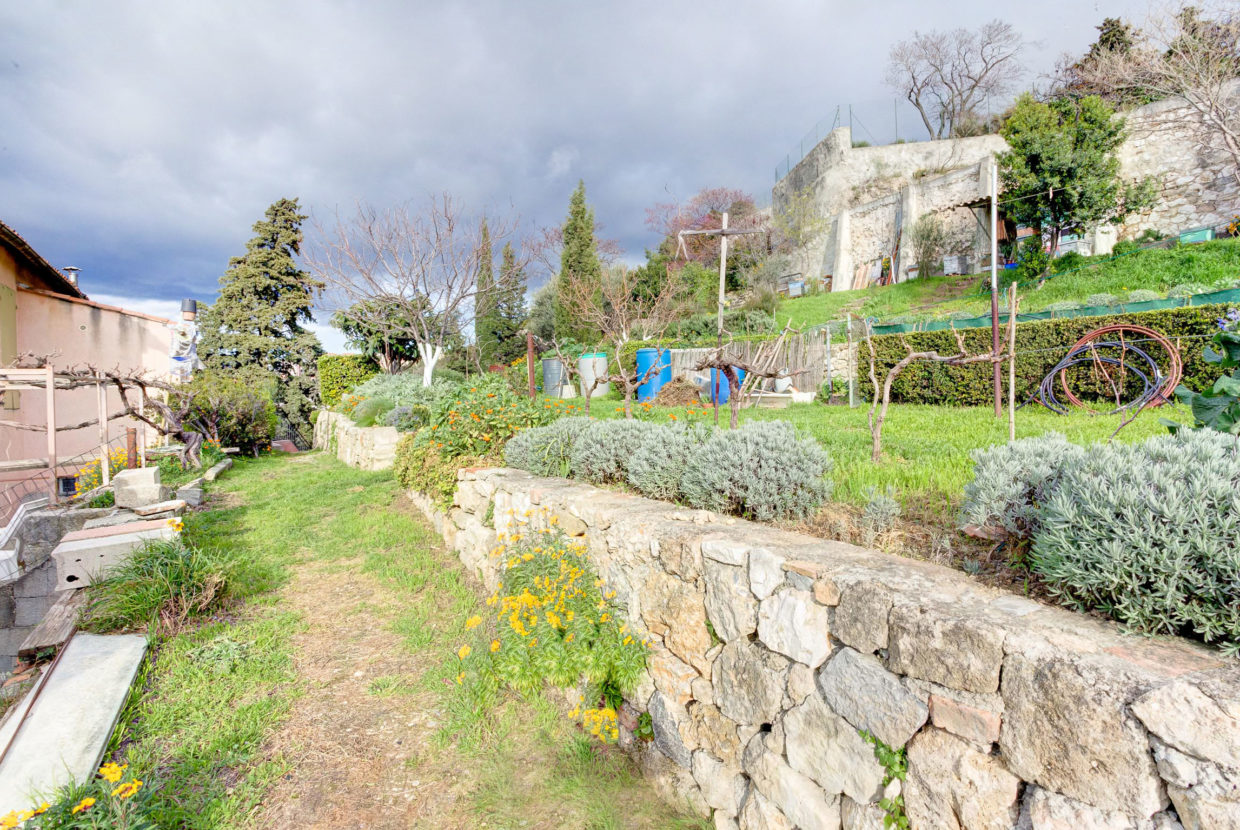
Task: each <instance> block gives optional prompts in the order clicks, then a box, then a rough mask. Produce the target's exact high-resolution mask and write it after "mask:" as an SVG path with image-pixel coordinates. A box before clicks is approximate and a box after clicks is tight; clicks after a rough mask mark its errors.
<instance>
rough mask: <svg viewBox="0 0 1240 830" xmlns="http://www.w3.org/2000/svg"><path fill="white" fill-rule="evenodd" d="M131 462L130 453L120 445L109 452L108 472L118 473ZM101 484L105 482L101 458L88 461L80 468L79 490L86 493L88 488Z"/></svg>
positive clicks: (92, 488) (91, 488)
mask: <svg viewBox="0 0 1240 830" xmlns="http://www.w3.org/2000/svg"><path fill="white" fill-rule="evenodd" d="M128 463H129V453H128V452H126V451H125V449H124V448H123V447H118V448H116V449H114V450H112V451H110V452H109V453H108V472H109V474H110V475H116V474H117V473H119V472H120V471H121V470H123V469H125V467H126V466H127V465H128ZM100 484H103V475H102V473H101V472H100V465H99V459H98V458H95V459H94V460H92V461H90V462H88V463H87V464H85V465H84V466H82V467H81V468H80V469H79V470H78V474H77V491H78V492H79V493H85V492H86V491H88V490H94V489H95V488H96V487H98V486H99V485H100Z"/></svg>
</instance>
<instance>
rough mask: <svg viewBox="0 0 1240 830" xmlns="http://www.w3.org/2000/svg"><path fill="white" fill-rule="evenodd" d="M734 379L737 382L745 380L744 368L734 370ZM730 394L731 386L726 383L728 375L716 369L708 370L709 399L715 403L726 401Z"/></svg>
mask: <svg viewBox="0 0 1240 830" xmlns="http://www.w3.org/2000/svg"><path fill="white" fill-rule="evenodd" d="M736 380H737V381H738V382H739V383H744V382H745V370H744V369H737V370H736ZM731 396H732V387H731V385H730V384H729V383H728V376H727V375H725V374H724V373H723V372H721V371H719V370H718V369H711V370H710V399H711V400H712V401H714V402H716V403H727V402H728V398H730V397H731Z"/></svg>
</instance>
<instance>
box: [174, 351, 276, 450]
mask: <svg viewBox="0 0 1240 830" xmlns="http://www.w3.org/2000/svg"><path fill="white" fill-rule="evenodd" d="M189 392H190V394H191V395H192V398H191V400H192V402H193V406H192V407H191V408H190V413H189V415H190V418H189V420H190V422H191V423H192V424H193V425H194V426H195V427H197V428H198V429H199V430H201V431H202V433H203V434H204V436H205V437H206V439H207V441H208V442H212V443H214V444H216V445H217V446H223V447H238V448H240V449H241V451H242V452H243V453H245V454H247V455H256V454H257V451H258V450H260V449H263V448H265V447H267V446H268V445H270V444H271V439H272V438H274V437H275V432H276V424H277V415H276V405H275V380H274V378H270V377H249V378H247V377H243V376H239V375H235V374H229V373H225V372H214V371H205V372H199V373H198V374H197V375H195V376H194V380H193V381H192V382H191V383H190V385H189ZM203 460H204V461H206V456H205V455H204V457H203Z"/></svg>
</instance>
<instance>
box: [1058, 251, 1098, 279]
mask: <svg viewBox="0 0 1240 830" xmlns="http://www.w3.org/2000/svg"><path fill="white" fill-rule="evenodd" d="M1087 262H1089V260H1088V259H1086V258H1085V257H1084V256H1082V255H1081V254H1079V253H1078V252H1076V251H1068V252H1067V253H1066V254H1062V255H1060V256H1058V257H1056V258H1055V259H1053V260H1051V270H1053V271H1054V272H1055V273H1056V274H1062V273H1063V272H1064V271H1075V270H1076V269H1077V268H1080V267H1081V266H1082V265H1084V264H1085V263H1087Z"/></svg>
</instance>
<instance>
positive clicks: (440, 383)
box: [353, 371, 461, 407]
mask: <svg viewBox="0 0 1240 830" xmlns="http://www.w3.org/2000/svg"><path fill="white" fill-rule="evenodd" d="M460 386H461V385H460V384H459V383H456V382H454V381H447V380H435V381H434V382H432V383H431V385H430V386H426V387H424V386H423V385H422V373H421V372H420V371H416V372H402V373H401V374H397V375H388V374H380V375H375V376H374V377H372V378H370V379H369V380H367V381H365V382H364V383H360V384H358V385H357V386H356V387H354V388H353V394H354V395H358V396H360V397H363V398H386V399H387V400H389V401H391V402H392V403H393V404H394V405H396V406H410V407H412V406H415V405H421V406H427V407H434V406H435V405H436V404H438V403H440V402H441V401H444V400H446V399H447V398H449V397H451V396H452V395H455V394H456V392H457V390H458V389H460Z"/></svg>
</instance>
